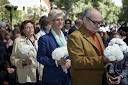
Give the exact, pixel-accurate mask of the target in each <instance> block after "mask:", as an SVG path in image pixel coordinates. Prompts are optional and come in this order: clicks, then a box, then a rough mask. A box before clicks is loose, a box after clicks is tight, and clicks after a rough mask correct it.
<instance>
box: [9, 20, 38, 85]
mask: <svg viewBox="0 0 128 85" xmlns="http://www.w3.org/2000/svg"><path fill="white" fill-rule="evenodd" d="M34 28H35V25H34V22H32V21H31V20H25V21H24V22H22V24H21V27H20V32H21V36H20V37H18V38H16V39H15V42H14V46H13V50H12V54H11V62H12V64H13V65H15V66H16V68H17V76H18V82H19V84H20V85H35V84H36V80H37V79H36V69H37V60H36V54H37V52H36V48H35V44H36V37H35V35H34Z"/></svg>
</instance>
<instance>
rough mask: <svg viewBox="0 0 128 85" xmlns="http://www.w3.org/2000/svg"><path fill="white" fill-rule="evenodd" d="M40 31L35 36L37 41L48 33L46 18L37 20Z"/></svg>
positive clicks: (48, 24) (48, 25)
mask: <svg viewBox="0 0 128 85" xmlns="http://www.w3.org/2000/svg"><path fill="white" fill-rule="evenodd" d="M39 26H40V31H39V32H38V33H37V34H36V36H37V38H38V39H39V38H40V37H41V36H43V35H45V34H46V33H49V31H50V28H51V27H50V23H49V21H48V17H47V16H42V17H41V18H40V20H39Z"/></svg>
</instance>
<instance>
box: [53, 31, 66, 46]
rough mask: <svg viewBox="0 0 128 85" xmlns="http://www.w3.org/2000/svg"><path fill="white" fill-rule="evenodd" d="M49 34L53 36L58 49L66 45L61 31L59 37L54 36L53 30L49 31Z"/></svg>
mask: <svg viewBox="0 0 128 85" xmlns="http://www.w3.org/2000/svg"><path fill="white" fill-rule="evenodd" d="M51 33H52V34H53V36H54V38H55V40H56V42H57V43H58V45H59V46H60V47H62V46H66V45H67V41H66V39H65V37H64V34H63V32H62V31H61V34H60V36H58V35H57V34H56V32H55V31H54V30H53V29H52V30H51Z"/></svg>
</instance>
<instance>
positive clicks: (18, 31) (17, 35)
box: [12, 27, 21, 41]
mask: <svg viewBox="0 0 128 85" xmlns="http://www.w3.org/2000/svg"><path fill="white" fill-rule="evenodd" d="M12 35H13V36H12V40H13V41H14V40H15V39H16V38H18V37H20V36H21V34H20V28H18V27H17V28H15V29H14V30H13V31H12Z"/></svg>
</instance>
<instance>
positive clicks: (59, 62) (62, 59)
mask: <svg viewBox="0 0 128 85" xmlns="http://www.w3.org/2000/svg"><path fill="white" fill-rule="evenodd" d="M57 64H58V65H61V66H63V65H65V64H66V60H65V59H64V58H61V59H60V60H58V61H57Z"/></svg>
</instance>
